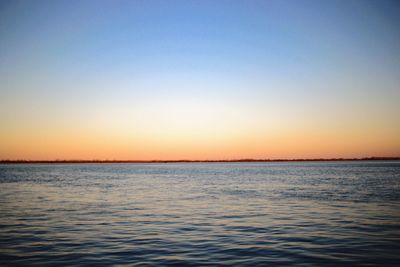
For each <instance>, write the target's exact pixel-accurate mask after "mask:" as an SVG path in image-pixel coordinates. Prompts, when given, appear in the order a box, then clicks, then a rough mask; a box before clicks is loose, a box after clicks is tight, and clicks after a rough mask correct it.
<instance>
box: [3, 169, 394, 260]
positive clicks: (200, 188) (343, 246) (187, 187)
mask: <svg viewBox="0 0 400 267" xmlns="http://www.w3.org/2000/svg"><path fill="white" fill-rule="evenodd" d="M113 264H115V265H117V264H128V265H137V266H147V265H149V266H150V265H151V266H154V265H177V266H204V265H212V266H215V265H226V266H232V265H234V266H265V265H271V266H279V265H284V266H301V265H303V266H305V265H307V266H331V265H340V266H344V265H352V266H399V264H400V162H306V163H295V162H292V163H209V164H203V163H196V164H189V163H185V164H65V165H62V164H60V165H44V164H43V165H42V164H37V165H35V164H34V165H0V265H2V266H4V265H29V266H31V265H41V266H42V265H53V266H59V265H113Z"/></svg>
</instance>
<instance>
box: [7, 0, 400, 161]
mask: <svg viewBox="0 0 400 267" xmlns="http://www.w3.org/2000/svg"><path fill="white" fill-rule="evenodd" d="M399 18H400V4H399V2H398V1H385V0H383V1H378V0H376V1H367V0H360V1H351V0H346V1H344V0H343V1H284V0H280V1H0V120H1V126H0V130H1V134H0V145H1V146H2V147H3V151H0V158H34V159H39V158H46V159H47V158H49V159H52V158H56V157H59V158H71V157H75V158H106V157H114V158H132V159H133V158H138V159H141V158H171V159H172V158H177V157H181V158H182V157H183V158H232V157H257V158H260V157H261V158H264V157H314V156H315V157H317V156H324V157H330V156H368V155H371V154H374V155H397V154H398V152H399V151H400V138H399V136H400V125H399V117H400V88H399V85H400V19H399ZM93 140H96V141H93ZM315 140H317V141H315ZM179 142H181V143H179ZM62 143H66V145H64V146H63V145H62ZM196 143H198V144H201V145H198V146H196V145H195V144H196ZM274 144H276V145H274ZM71 147H72V148H71ZM216 151H218V152H216Z"/></svg>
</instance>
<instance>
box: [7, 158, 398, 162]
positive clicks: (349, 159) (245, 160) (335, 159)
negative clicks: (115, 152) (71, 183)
mask: <svg viewBox="0 0 400 267" xmlns="http://www.w3.org/2000/svg"><path fill="white" fill-rule="evenodd" d="M384 160H400V157H365V158H315V159H234V160H0V164H40V163H41V164H71V163H73V164H79V163H80V164H84V163H97V164H104V163H121V164H123V163H138V164H140V163H240V162H313V161H384Z"/></svg>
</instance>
